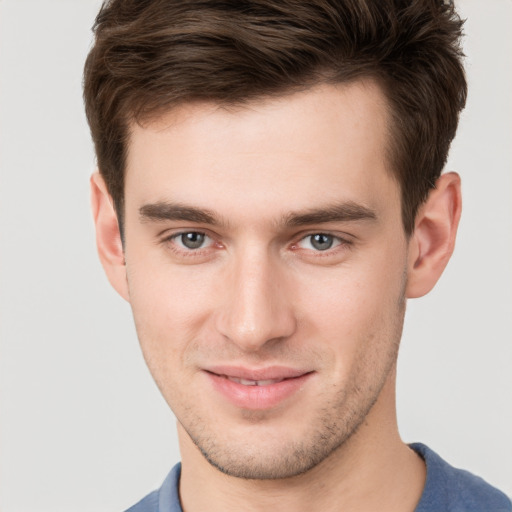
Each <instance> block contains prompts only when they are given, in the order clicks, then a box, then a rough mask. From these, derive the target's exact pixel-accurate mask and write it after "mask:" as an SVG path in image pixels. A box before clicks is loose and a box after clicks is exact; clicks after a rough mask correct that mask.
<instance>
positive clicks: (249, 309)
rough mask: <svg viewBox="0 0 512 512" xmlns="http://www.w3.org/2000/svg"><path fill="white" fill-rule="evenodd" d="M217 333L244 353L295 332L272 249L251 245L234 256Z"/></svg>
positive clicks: (288, 303) (281, 271) (277, 263)
mask: <svg viewBox="0 0 512 512" xmlns="http://www.w3.org/2000/svg"><path fill="white" fill-rule="evenodd" d="M233 258H234V261H233V262H232V265H231V268H230V272H229V277H228V279H227V281H226V283H225V284H226V289H225V297H226V300H225V301H224V304H223V306H222V308H223V310H222V311H221V312H220V315H219V319H220V323H219V326H218V328H219V330H220V332H221V334H223V335H224V336H226V337H227V338H229V339H230V340H231V341H232V342H233V343H235V344H236V345H238V346H239V347H240V348H242V349H243V350H244V351H256V350H258V349H260V348H261V347H262V346H263V345H265V343H267V342H268V341H271V340H275V339H278V338H285V337H288V336H290V334H292V333H293V331H294V329H295V319H294V315H293V307H292V304H291V302H290V301H289V298H288V297H287V291H286V290H287V287H286V286H285V281H286V279H285V276H284V274H283V269H282V268H281V269H280V262H279V261H278V258H277V257H276V255H274V254H272V251H271V250H268V248H265V247H261V246H260V247H259V246H258V245H256V244H254V245H250V246H248V247H246V248H245V249H244V250H243V251H241V252H240V253H239V254H237V255H236V256H234V257H233Z"/></svg>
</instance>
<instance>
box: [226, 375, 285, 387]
mask: <svg viewBox="0 0 512 512" xmlns="http://www.w3.org/2000/svg"><path fill="white" fill-rule="evenodd" d="M221 377H225V378H226V379H228V380H230V381H231V382H236V383H237V384H242V386H270V385H272V384H277V383H278V382H283V380H286V379H266V380H250V379H239V378H237V377H230V376H228V375H221Z"/></svg>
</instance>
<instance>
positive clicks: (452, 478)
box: [410, 443, 512, 512]
mask: <svg viewBox="0 0 512 512" xmlns="http://www.w3.org/2000/svg"><path fill="white" fill-rule="evenodd" d="M410 446H411V448H412V449H413V450H414V451H415V452H416V453H418V455H420V457H422V458H423V459H424V460H425V464H426V466H427V480H426V482H425V488H424V490H423V495H422V497H421V500H420V503H419V504H418V507H417V508H416V511H415V512H434V511H439V510H445V511H450V512H481V511H483V510H485V511H487V512H512V503H511V502H510V500H509V499H508V498H507V496H505V494H503V493H502V492H501V491H499V490H498V489H496V488H495V487H492V486H491V485H489V484H488V483H487V482H485V481H484V480H483V479H482V478H480V477H478V476H475V475H473V474H472V473H470V472H469V471H464V470H462V469H457V468H454V467H453V466H451V465H450V464H448V463H447V462H446V461H444V460H443V459H442V458H441V457H439V455H437V454H436V453H435V452H433V451H432V450H431V449H430V448H428V447H427V446H425V445H423V444H420V443H414V444H412V445H410Z"/></svg>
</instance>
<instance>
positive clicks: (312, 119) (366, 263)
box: [91, 82, 461, 512]
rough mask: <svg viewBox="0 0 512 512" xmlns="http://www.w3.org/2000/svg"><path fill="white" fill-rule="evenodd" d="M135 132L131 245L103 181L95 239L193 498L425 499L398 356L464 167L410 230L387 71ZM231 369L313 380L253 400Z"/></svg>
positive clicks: (306, 505) (194, 108)
mask: <svg viewBox="0 0 512 512" xmlns="http://www.w3.org/2000/svg"><path fill="white" fill-rule="evenodd" d="M131 128H132V129H131V137H130V143H129V148H128V158H127V168H126V185H125V246H124V248H123V246H122V245H121V241H120V236H119V229H118V226H117V220H116V216H115V212H114V210H113V208H112V202H111V199H110V196H109V195H108V192H107V190H106V187H105V184H104V183H103V181H102V178H101V177H100V176H99V175H98V174H96V175H94V176H93V178H92V180H91V183H92V202H93V213H94V218H95V222H96V228H97V242H98V249H99V254H100V258H101V260H102V263H103V265H104V267H105V270H106V272H107V276H108V277H109V279H110V282H111V283H112V285H113V286H114V287H115V288H116V290H117V291H118V292H119V293H120V294H121V295H122V296H123V297H124V298H125V299H126V300H128V301H129V302H130V304H131V307H132V310H133V315H134V318H135V323H136V328H137V333H138V336H139V339H140V343H141V347H142V350H143V353H144V357H145V359H146V362H147V364H148V367H149V369H150V371H151V373H152V375H153V377H154V379H155V381H156V383H157V385H158V387H159V389H160V391H161V392H162V394H163V396H164V398H165V399H166V401H167V403H168V404H169V406H170V407H171V408H172V410H173V411H174V413H175V415H176V417H177V419H178V433H179V440H180V448H181V453H182V466H183V469H182V477H181V481H180V497H181V500H182V504H183V507H184V510H185V511H187V512H194V511H200V510H205V509H208V510H212V511H215V510H217V509H218V510H223V511H226V510H235V509H236V510H240V509H243V510H255V511H256V510H264V509H265V508H268V507H269V506H271V505H272V504H273V503H274V504H275V500H276V499H277V498H278V499H279V509H280V510H295V511H300V510H310V509H311V508H320V509H322V510H349V511H356V510H382V511H385V510H394V511H402V510H403V511H408V510H411V511H412V510H414V508H415V505H416V504H417V502H418V500H419V498H420V496H421V492H422V488H423V485H424V478H425V468H424V465H423V462H422V461H421V460H420V459H419V457H417V456H416V454H415V453H413V452H412V451H411V450H410V449H409V448H408V447H407V446H406V445H405V444H403V443H402V441H401V440H400V438H399V435H398V428H397V424H396V413H395V398H394V396H395V364H396V357H397V351H398V346H399V342H400V337H401V331H402V324H403V316H404V312H405V302H406V298H408V297H417V296H421V295H423V294H425V293H427V292H428V291H429V290H430V289H431V288H432V287H433V286H434V284H435V282H436V281H437V279H438V278H439V276H440V275H441V273H442V271H443V269H444V267H445V265H446V263H447V261H448V259H449V257H450V255H451V253H452V251H453V246H454V240H455V233H456V228H457V224H458V219H459V216H460V207H461V203H460V182H459V178H458V176H457V175H455V174H445V175H443V176H442V177H441V178H440V180H439V181H438V183H437V187H436V189H435V190H434V191H433V192H432V193H431V194H430V196H429V198H428V200H427V202H426V203H425V204H424V205H423V207H422V208H421V209H420V212H419V213H418V216H417V219H416V229H415V231H414V233H413V235H412V236H411V237H409V238H408V237H406V235H405V234H404V231H403V225H402V221H401V211H400V189H399V185H398V184H397V182H396V181H395V180H394V178H393V175H392V173H391V171H390V169H389V168H388V165H387V161H386V158H385V155H386V147H387V144H388V140H387V137H388V135H387V134H388V112H387V105H386V100H385V98H384V96H383V94H382V92H381V90H380V89H379V87H378V86H377V85H375V84H373V83H371V82H356V83H353V84H350V85H344V86H319V87H316V88H314V89H311V90H309V91H306V92H302V93H296V94H293V95H290V96H285V97H282V98H278V99H272V100H265V101H260V102H258V103H254V104H250V105H247V106H245V107H239V108H220V107H219V106H217V105H214V104H207V103H200V104H194V105H185V106H183V107H180V108H178V109H175V110H173V111H171V112H168V113H167V114H165V115H164V116H162V117H160V118H158V119H154V120H151V121H150V122H148V123H145V124H142V125H140V124H133V125H132V127H131ZM170 206H172V207H170ZM176 206H179V208H176ZM198 212H199V213H198ZM313 212H314V213H315V215H311V214H312V213H313ZM308 215H309V217H308ZM177 217H180V218H177ZM186 233H189V235H188V236H189V238H191V239H192V241H193V242H197V241H198V240H199V242H198V244H199V245H198V246H197V248H190V247H187V246H186V245H185V244H187V243H188V242H187V238H186V237H185V238H183V236H182V235H183V234H186ZM203 235H205V236H204V240H203V241H202V242H201V237H202V236H203ZM314 235H324V237H323V238H322V237H320V240H321V241H322V242H324V244H323V245H320V246H319V245H318V244H316V245H315V239H314V238H312V237H313V236H314ZM198 237H199V239H198ZM184 242H185V243H184ZM331 243H332V245H331V246H330V247H328V248H327V249H326V248H325V247H326V246H328V245H329V244H331ZM215 365H233V366H237V367H243V368H246V369H247V368H249V369H261V368H268V367H270V366H274V365H279V366H285V367H287V368H294V369H299V370H300V371H301V372H307V373H308V377H307V379H306V380H305V382H304V383H302V384H301V386H300V389H299V390H298V391H297V392H295V393H293V394H292V395H291V396H289V397H287V398H286V399H284V400H281V401H279V403H278V404H277V405H273V406H272V407H267V408H262V409H257V410H253V409H251V408H244V407H240V406H237V405H234V404H233V403H232V402H231V401H229V400H227V399H226V397H225V396H223V395H222V394H221V393H219V392H218V390H217V389H216V388H215V386H213V385H212V381H211V378H210V375H209V373H208V372H207V371H206V370H210V369H211V368H212V367H214V366H215ZM198 486H199V487H198ZM198 488H200V489H201V492H200V493H199V492H197V490H198Z"/></svg>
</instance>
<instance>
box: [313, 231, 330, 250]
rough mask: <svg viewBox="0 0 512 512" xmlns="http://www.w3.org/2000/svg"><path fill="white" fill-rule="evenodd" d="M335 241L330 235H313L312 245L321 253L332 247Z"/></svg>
mask: <svg viewBox="0 0 512 512" xmlns="http://www.w3.org/2000/svg"><path fill="white" fill-rule="evenodd" d="M332 243H333V239H332V236H330V235H323V234H322V233H319V234H318V235H313V236H312V237H311V245H312V246H313V247H314V248H315V249H318V250H319V251H326V250H327V249H330V248H331V247H332Z"/></svg>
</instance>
